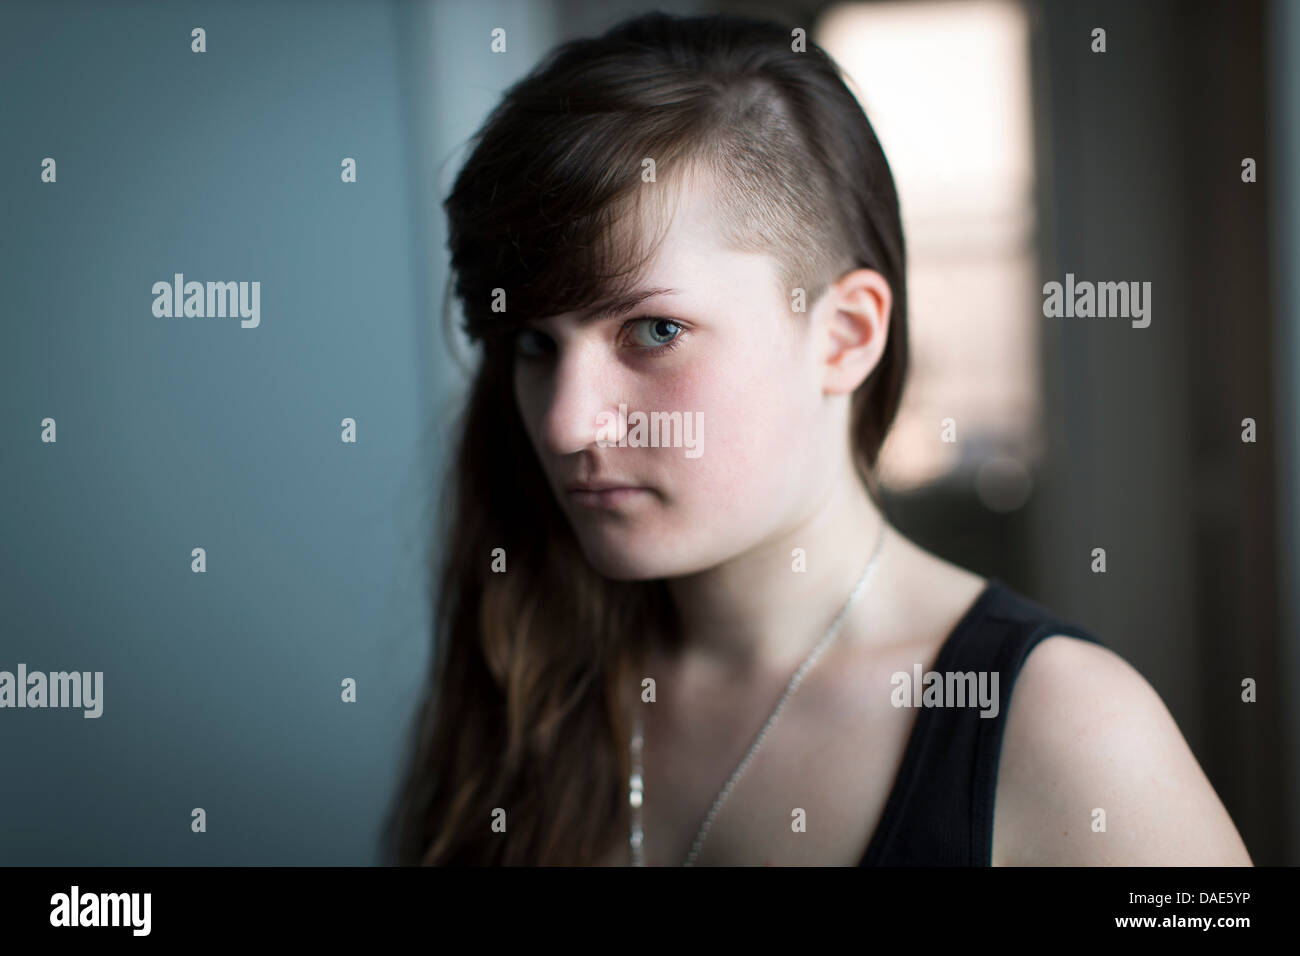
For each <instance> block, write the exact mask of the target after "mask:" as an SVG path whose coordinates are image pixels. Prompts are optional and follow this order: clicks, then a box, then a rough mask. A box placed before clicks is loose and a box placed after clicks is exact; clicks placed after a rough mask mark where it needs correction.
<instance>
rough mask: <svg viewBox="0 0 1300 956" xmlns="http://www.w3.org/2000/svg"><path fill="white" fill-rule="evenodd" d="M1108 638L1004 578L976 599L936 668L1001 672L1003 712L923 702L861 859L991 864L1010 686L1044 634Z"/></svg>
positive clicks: (893, 863)
mask: <svg viewBox="0 0 1300 956" xmlns="http://www.w3.org/2000/svg"><path fill="white" fill-rule="evenodd" d="M1054 634H1065V635H1067V636H1069V637H1077V638H1081V639H1083V640H1086V641H1091V642H1093V643H1094V644H1100V645H1102V646H1105V645H1104V644H1102V642H1101V641H1100V640H1098V639H1097V638H1096V637H1094V636H1093V635H1092V634H1090V633H1088V632H1087V631H1085V630H1083V629H1082V628H1079V627H1076V626H1074V625H1071V624H1067V623H1065V622H1064V621H1061V620H1059V619H1058V618H1056V617H1054V616H1053V615H1052V614H1051V612H1049V611H1047V610H1045V609H1044V608H1042V607H1040V606H1039V605H1037V604H1035V603H1034V602H1032V601H1030V600H1029V599H1028V598H1026V597H1023V596H1022V595H1020V594H1018V593H1016V592H1015V591H1012V590H1011V589H1010V588H1008V587H1007V586H1006V585H1005V584H1003V583H1002V582H1001V581H1000V580H998V579H997V578H989V580H988V585H987V586H986V587H985V589H984V591H983V592H982V593H981V594H980V596H979V597H978V598H977V599H976V601H975V603H974V604H972V605H971V606H970V608H969V609H968V610H967V611H966V613H965V614H964V615H963V616H962V618H961V620H960V621H958V622H957V626H956V627H955V628H954V629H953V631H952V633H951V634H950V635H948V639H947V640H946V641H945V642H944V644H943V647H942V648H940V650H939V654H938V656H937V658H936V659H935V662H934V664H932V665H930V667H929V670H933V671H936V672H938V673H940V674H945V673H948V672H953V671H961V672H966V671H975V672H977V673H978V672H981V671H983V672H989V673H993V672H996V673H997V674H998V697H999V701H998V712H997V715H996V716H994V717H981V716H980V707H979V706H968V707H921V708H919V713H918V714H917V715H916V723H915V724H914V725H913V727H912V735H911V737H910V738H908V742H907V749H906V750H905V751H904V753H903V761H902V764H901V765H900V767H899V770H898V776H897V778H895V780H894V788H893V790H891V791H890V793H889V798H888V800H887V801H886V802H885V809H884V812H883V813H882V815H881V818H880V823H879V824H878V825H877V826H876V832H875V834H874V835H873V836H872V838H871V843H870V844H869V845H868V847H867V853H866V856H864V857H863V858H862V862H861V863H860V864H858V865H859V866H990V865H992V857H993V797H994V792H995V787H996V785H997V776H998V755H999V752H1000V751H1001V748H1002V732H1003V729H1004V727H1005V725H1006V716H1007V710H1008V707H1009V705H1010V703H1011V689H1012V686H1013V685H1014V683H1015V679H1016V675H1017V674H1018V673H1019V671H1020V668H1021V666H1022V665H1023V664H1024V661H1025V658H1026V656H1028V654H1029V652H1030V651H1031V650H1032V649H1033V648H1034V646H1035V645H1036V644H1037V643H1038V642H1039V641H1041V640H1042V639H1043V638H1045V637H1050V636H1052V635H1054Z"/></svg>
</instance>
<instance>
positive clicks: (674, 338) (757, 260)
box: [515, 184, 845, 580]
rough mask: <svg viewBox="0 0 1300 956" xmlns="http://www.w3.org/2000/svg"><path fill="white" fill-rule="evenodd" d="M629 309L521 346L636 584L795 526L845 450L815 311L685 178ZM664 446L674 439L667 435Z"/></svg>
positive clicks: (602, 532) (606, 568)
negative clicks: (735, 238)
mask: <svg viewBox="0 0 1300 956" xmlns="http://www.w3.org/2000/svg"><path fill="white" fill-rule="evenodd" d="M679 199H680V204H679V208H678V210H677V214H676V216H675V217H674V219H673V222H672V225H671V227H670V229H669V231H668V234H667V236H666V237H665V239H664V241H663V243H662V245H661V246H660V247H659V249H658V251H657V253H656V255H655V257H654V259H653V260H652V261H651V262H650V263H648V265H647V267H646V269H645V271H644V274H643V281H642V282H641V283H639V284H638V285H637V286H636V291H642V290H652V289H654V290H663V291H660V292H659V294H656V295H651V296H649V297H647V298H645V299H643V300H642V301H641V302H640V303H639V304H637V305H636V306H635V307H634V308H632V309H631V310H630V311H628V312H626V313H625V314H622V315H612V316H606V317H603V318H595V319H592V320H587V321H579V316H578V315H577V314H576V313H566V314H565V315H561V316H552V317H548V318H547V319H545V320H543V321H539V322H536V323H534V324H533V325H532V326H531V327H530V329H529V330H528V331H525V332H523V333H522V334H521V335H520V338H519V340H518V343H517V349H516V359H515V395H516V399H517V402H518V406H519V411H520V414H521V416H522V418H523V422H524V426H525V428H526V430H527V432H528V435H529V438H530V439H531V441H532V445H533V447H534V449H535V450H536V452H537V455H538V458H539V459H540V461H541V464H542V467H543V470H544V471H545V473H546V475H547V478H548V480H549V482H550V485H551V489H552V491H553V492H554V494H555V496H556V498H557V499H558V501H559V503H560V507H561V509H562V510H563V511H564V513H565V514H566V515H567V516H568V519H569V522H570V523H571V525H572V527H573V530H574V532H575V534H576V536H577V539H578V541H579V543H580V545H581V547H582V550H583V552H584V554H585V555H586V556H587V559H588V560H589V561H590V562H591V563H592V565H593V566H594V567H595V568H596V570H597V571H599V572H600V573H602V574H604V575H606V576H607V577H611V578H615V579H621V580H641V579H649V578H660V577H674V576H677V575H682V574H690V573H694V572H697V571H702V570H705V569H708V568H711V567H714V566H715V565H717V564H720V563H722V562H724V561H726V560H728V559H730V558H732V557H734V556H736V555H738V554H741V553H743V552H746V551H748V550H750V549H752V548H754V547H755V546H758V545H761V544H763V543H764V542H766V541H770V540H773V539H775V538H776V537H777V536H779V535H781V534H783V533H789V532H790V531H791V530H793V529H794V528H796V527H797V526H798V524H799V523H800V522H801V521H802V520H804V519H805V518H806V517H807V516H808V515H809V514H810V513H811V512H812V511H813V510H814V509H815V507H816V505H817V504H818V502H819V501H820V500H821V499H822V497H823V496H824V494H825V493H826V489H827V488H828V486H829V483H830V482H831V481H832V480H833V478H834V477H835V469H836V468H837V467H838V465H839V463H840V462H841V460H842V456H843V455H844V454H845V448H844V445H845V433H844V431H843V425H844V420H843V418H842V417H837V416H836V415H833V414H831V413H830V407H831V406H830V404H829V403H828V398H827V396H826V395H825V394H824V391H823V387H822V386H823V376H822V374H821V371H820V367H819V366H820V362H821V358H822V357H821V356H820V354H819V353H821V352H822V350H821V349H820V348H818V347H817V346H816V345H815V343H816V342H818V341H819V338H818V336H817V334H816V333H815V332H814V331H813V330H814V329H815V327H816V326H815V320H816V315H815V310H814V309H813V305H814V304H813V303H809V311H808V312H807V313H799V314H796V313H793V312H792V310H791V291H792V290H789V289H784V288H782V287H781V286H780V281H779V278H778V273H777V266H776V262H775V261H774V260H773V259H772V258H770V257H769V256H766V255H760V254H755V253H742V252H735V251H732V250H729V249H725V248H722V247H721V245H720V244H719V240H718V239H717V237H716V236H715V234H714V230H713V226H712V222H711V212H712V210H713V209H714V208H715V204H714V202H713V199H712V195H711V191H710V187H708V186H697V185H693V184H692V185H687V186H685V187H684V188H683V190H682V192H681V194H680V196H679ZM655 445H658V447H654V446H655Z"/></svg>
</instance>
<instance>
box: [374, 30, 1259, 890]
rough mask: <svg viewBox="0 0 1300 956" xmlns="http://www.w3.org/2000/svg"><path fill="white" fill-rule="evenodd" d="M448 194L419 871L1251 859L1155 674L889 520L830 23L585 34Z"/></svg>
mask: <svg viewBox="0 0 1300 956" xmlns="http://www.w3.org/2000/svg"><path fill="white" fill-rule="evenodd" d="M445 205H446V210H447V214H448V216H449V220H450V241H449V245H450V249H451V261H452V262H451V264H452V269H453V272H454V275H455V290H456V294H457V296H458V298H459V299H460V301H461V303H462V306H463V309H464V313H465V316H466V328H467V330H468V332H469V333H470V335H471V336H472V337H473V338H474V339H475V340H477V341H478V342H479V343H481V345H482V360H481V364H480V366H479V367H478V371H477V375H476V377H475V379H474V382H473V385H472V388H471V391H470V395H469V404H468V409H467V412H466V415H465V418H464V420H463V425H462V430H461V433H460V441H459V445H458V448H457V450H456V452H455V471H454V476H453V480H452V481H451V482H450V484H449V488H450V493H451V496H452V499H451V502H450V505H449V508H448V514H449V515H450V516H451V518H450V521H451V526H450V528H449V530H448V539H447V540H448V541H449V545H448V547H447V549H446V551H445V555H444V557H445V564H444V569H443V572H442V575H441V583H440V589H439V593H438V604H437V609H438V616H437V631H436V642H435V655H434V666H433V671H432V675H431V682H430V685H429V692H428V697H427V699H426V700H425V702H424V705H423V707H422V708H421V710H420V713H419V714H418V718H417V725H416V733H415V737H414V750H413V753H412V758H411V766H410V769H409V774H408V778H407V780H406V783H405V785H404V787H403V788H402V791H401V793H400V799H399V800H398V802H397V804H396V805H395V808H394V812H393V815H392V817H391V819H390V821H389V824H390V826H389V837H390V839H391V844H390V845H391V847H392V850H393V857H392V858H393V859H394V860H395V861H396V862H400V863H424V864H432V865H439V864H471V865H473V864H524V865H529V864H534V865H535V864H612V865H626V864H629V863H644V864H649V865H678V864H683V863H686V864H698V865H718V864H721V865H729V864H738V865H751V864H778V865H782V864H814V865H816V864H831V865H856V864H860V863H861V864H876V863H879V864H886V865H893V864H904V865H916V864H922V865H923V864H956V865H1023V864H1244V865H1249V863H1250V860H1249V857H1248V856H1247V854H1246V850H1245V848H1244V846H1243V844H1242V841H1241V839H1240V837H1239V836H1238V834H1237V832H1236V830H1235V828H1234V827H1233V824H1232V822H1231V820H1230V819H1229V817H1228V815H1227V813H1226V812H1225V810H1224V808H1223V806H1222V804H1221V803H1220V801H1219V800H1218V798H1217V796H1216V794H1215V792H1214V790H1213V788H1212V787H1211V785H1210V783H1209V782H1208V781H1207V779H1206V777H1205V775H1204V774H1203V773H1202V771H1201V768H1200V767H1199V766H1198V764H1197V762H1196V760H1195V758H1194V757H1193V755H1192V754H1191V753H1190V751H1189V749H1188V747H1187V744H1186V743H1185V741H1184V740H1183V737H1182V735H1181V734H1180V733H1179V731H1178V728H1177V727H1176V725H1175V724H1174V722H1173V720H1172V719H1171V718H1170V715H1169V713H1168V711H1167V710H1166V709H1165V707H1164V705H1163V704H1162V702H1161V701H1160V699H1159V697H1158V696H1157V695H1156V694H1155V692H1154V691H1153V690H1152V688H1151V687H1150V686H1149V685H1148V684H1147V682H1146V681H1145V680H1143V678H1142V677H1141V676H1140V675H1139V674H1137V673H1136V672H1135V671H1134V670H1133V668H1132V667H1130V666H1129V665H1128V664H1127V663H1126V662H1125V661H1124V660H1122V659H1121V658H1120V657H1118V656H1117V655H1116V654H1114V653H1113V652H1111V651H1109V650H1107V649H1106V648H1105V647H1103V646H1101V645H1100V644H1099V643H1098V642H1097V641H1096V639H1095V638H1093V637H1092V636H1091V635H1089V634H1087V633H1086V632H1084V631H1082V630H1080V629H1078V628H1076V627H1071V626H1070V625H1068V624H1066V623H1064V622H1061V621H1058V620H1055V619H1054V618H1052V616H1051V615H1050V614H1048V613H1047V612H1046V611H1045V610H1044V609H1042V608H1041V607H1039V606H1037V605H1035V604H1032V603H1031V602H1029V601H1028V600H1026V599H1025V598H1023V597H1021V596H1019V595H1017V594H1015V593H1014V592H1012V591H1010V590H1009V589H1007V588H1006V587H1005V586H1003V585H1002V584H1001V583H1000V582H999V581H997V580H996V579H994V580H987V579H985V578H982V577H980V576H979V575H976V574H973V573H971V572H969V571H966V570H963V569H962V568H959V567H956V566H954V565H952V564H950V563H949V562H946V561H944V560H942V559H940V558H939V557H937V556H935V555H933V554H930V553H928V552H926V551H924V550H923V549H921V548H919V547H917V546H916V545H914V544H913V543H911V542H909V541H908V540H907V539H906V538H904V537H903V536H902V535H900V534H899V533H898V532H897V531H895V530H894V529H893V528H891V527H890V526H889V525H888V524H887V522H886V521H885V520H884V517H883V515H882V512H881V509H880V506H879V503H878V502H879V490H878V486H877V483H876V478H875V474H874V471H875V466H876V459H877V455H878V452H879V450H880V447H881V443H882V442H883V441H884V438H885V434H886V431H887V429H888V427H889V425H890V423H891V421H892V420H893V417H894V415H895V412H896V410H897V408H898V403H899V396H900V392H901V390H902V386H903V381H904V372H905V369H906V364H907V324H906V319H907V295H906V283H905V256H904V241H903V234H902V227H901V224H900V219H899V211H898V200H897V197H896V194H895V189H894V184H893V180H892V177H891V173H890V170H889V166H888V164H887V162H886V159H885V156H884V154H883V152H882V151H881V147H880V144H879V142H878V141H877V139H876V136H875V134H874V132H873V130H872V128H871V125H870V124H869V122H868V121H867V118H866V117H865V116H864V115H863V112H862V109H861V107H860V106H859V105H858V103H857V101H856V100H855V99H854V97H853V96H852V94H851V93H850V92H849V90H848V89H847V88H846V86H845V84H844V82H843V81H842V79H841V76H840V74H839V72H838V70H837V68H836V66H835V64H834V63H833V62H832V61H831V60H830V59H829V58H828V57H827V56H826V54H825V53H824V52H823V51H821V50H820V49H818V48H816V47H815V46H811V45H809V46H808V48H807V50H806V51H804V50H803V49H802V48H801V45H800V44H799V43H798V42H797V41H796V38H794V37H792V35H791V32H790V31H788V30H786V29H785V28H782V27H780V26H776V25H774V24H769V23H763V22H758V21H752V20H745V19H736V18H724V17H709V18H698V19H679V18H674V17H669V16H666V15H662V14H653V15H648V16H644V17H640V18H637V19H635V20H631V21H628V22H625V23H623V24H621V25H619V26H617V27H615V28H614V29H612V30H610V31H609V32H608V33H606V34H605V35H603V36H600V37H598V38H594V39H582V40H577V41H573V42H570V43H567V44H565V45H564V46H562V47H560V48H559V49H558V50H556V51H555V52H554V53H553V54H552V55H551V56H550V57H549V58H548V59H547V60H546V61H545V62H544V63H542V64H541V65H540V66H539V67H538V68H537V69H536V70H535V71H534V72H533V73H532V74H531V75H529V76H528V77H526V78H525V79H524V80H522V81H521V82H519V83H518V84H516V85H515V86H514V87H513V88H512V89H510V90H509V91H508V92H507V93H506V95H505V97H504V100H503V102H502V103H501V104H500V105H499V106H498V107H497V109H496V110H495V111H494V112H493V113H492V115H491V116H490V117H489V118H488V120H487V121H486V123H485V125H484V127H483V128H482V130H480V132H479V133H478V134H477V136H476V137H475V139H474V148H473V151H472V154H471V155H470V157H469V159H468V161H467V162H466V164H465V167H464V169H463V170H462V171H461V173H460V175H459V177H458V179H457V181H456V184H455V187H454V190H453V192H452V194H451V195H450V197H449V198H448V199H447V201H446V204H445ZM993 373H994V374H996V372H993ZM647 422H649V423H650V424H649V425H647ZM932 671H933V672H935V673H936V674H938V675H939V676H938V679H937V682H936V681H932V680H931V678H930V677H929V676H928V675H929V673H930V672H932ZM1013 682H1014V687H1015V694H1014V697H1013V696H1012V695H1011V690H1012V685H1013ZM962 688H965V689H966V690H967V691H969V697H968V698H964V697H959V696H957V695H956V692H957V691H958V690H961V689H962ZM977 688H978V690H977ZM976 697H978V699H979V702H978V703H977V701H976Z"/></svg>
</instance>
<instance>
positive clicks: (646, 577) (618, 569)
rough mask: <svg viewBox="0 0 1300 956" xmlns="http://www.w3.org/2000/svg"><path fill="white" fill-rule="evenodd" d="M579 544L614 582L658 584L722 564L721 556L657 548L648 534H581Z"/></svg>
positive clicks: (676, 547) (599, 572)
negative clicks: (617, 535) (623, 535)
mask: <svg viewBox="0 0 1300 956" xmlns="http://www.w3.org/2000/svg"><path fill="white" fill-rule="evenodd" d="M578 545H579V547H580V548H581V550H582V553H583V556H584V557H585V558H586V559H587V562H588V563H589V564H590V565H591V566H592V568H594V569H595V571H596V573H597V574H599V575H600V576H601V577H604V578H609V579H610V580H611V581H654V580H658V579H660V578H676V577H682V576H684V575H688V574H695V573H697V572H699V571H705V570H708V569H709V568H711V567H713V566H714V565H716V564H718V562H719V560H720V558H719V557H718V556H717V555H712V554H709V555H701V554H687V553H684V552H683V550H682V549H681V547H680V545H676V544H674V545H671V546H669V547H663V546H662V545H658V546H657V545H656V543H655V542H654V541H653V539H652V538H650V537H649V536H646V535H641V536H636V537H615V536H611V535H608V534H605V535H600V534H591V533H589V534H585V535H584V534H579V535H578Z"/></svg>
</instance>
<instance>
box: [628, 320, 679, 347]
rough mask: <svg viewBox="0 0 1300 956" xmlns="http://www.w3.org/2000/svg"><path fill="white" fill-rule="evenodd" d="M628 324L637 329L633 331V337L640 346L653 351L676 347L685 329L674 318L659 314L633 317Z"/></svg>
mask: <svg viewBox="0 0 1300 956" xmlns="http://www.w3.org/2000/svg"><path fill="white" fill-rule="evenodd" d="M628 324H629V325H630V326H632V327H633V328H634V329H635V330H636V331H634V332H633V333H632V337H633V339H634V340H636V342H637V344H638V346H639V347H640V348H643V349H646V350H648V351H652V352H657V351H661V350H666V349H672V348H676V347H677V342H678V339H680V338H681V334H682V332H683V331H684V330H683V329H682V327H681V325H679V324H678V323H676V322H674V321H673V320H672V319H663V318H659V317H657V316H649V317H647V318H643V319H633V320H632V321H631V322H630V323H628ZM642 333H644V334H642Z"/></svg>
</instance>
